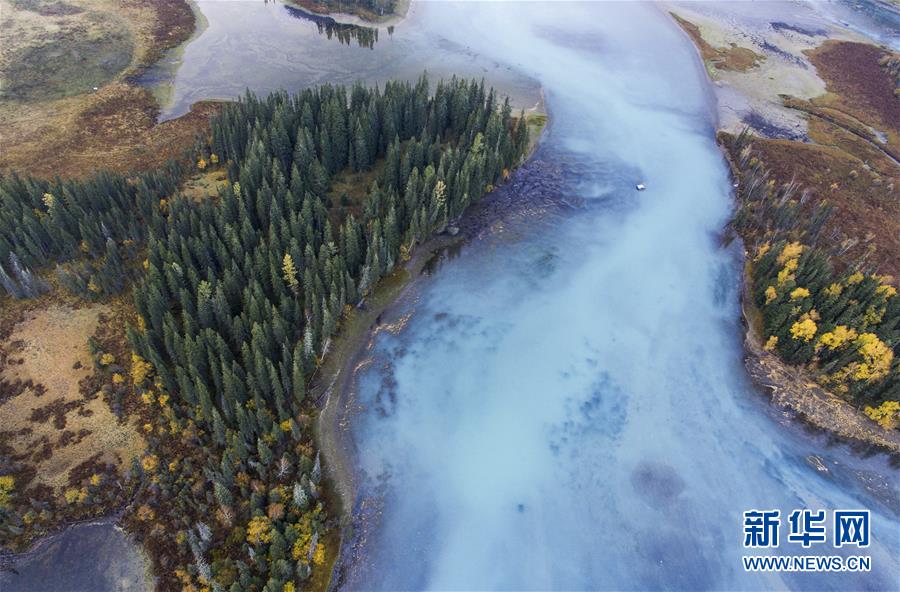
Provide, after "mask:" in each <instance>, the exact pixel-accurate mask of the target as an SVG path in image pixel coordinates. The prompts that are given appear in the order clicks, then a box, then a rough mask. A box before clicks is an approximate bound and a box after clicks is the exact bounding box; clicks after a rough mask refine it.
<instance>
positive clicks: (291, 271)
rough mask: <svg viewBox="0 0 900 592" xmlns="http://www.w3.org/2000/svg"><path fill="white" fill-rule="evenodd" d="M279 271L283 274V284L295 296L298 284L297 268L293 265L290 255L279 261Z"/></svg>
mask: <svg viewBox="0 0 900 592" xmlns="http://www.w3.org/2000/svg"><path fill="white" fill-rule="evenodd" d="M281 271H282V273H283V274H284V283H286V284H287V285H288V287H289V288H290V289H291V290H292V291H293V292H294V293H295V294H296V293H297V290H298V288H299V287H300V283H299V282H298V281H297V266H296V265H294V258H293V257H291V254H290V253H285V254H284V259H283V260H282V261H281Z"/></svg>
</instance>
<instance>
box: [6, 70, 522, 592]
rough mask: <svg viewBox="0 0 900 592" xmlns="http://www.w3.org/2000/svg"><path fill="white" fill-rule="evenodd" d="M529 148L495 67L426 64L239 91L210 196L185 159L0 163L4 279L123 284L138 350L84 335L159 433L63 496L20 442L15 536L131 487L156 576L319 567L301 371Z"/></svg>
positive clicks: (201, 157) (326, 526) (17, 289)
mask: <svg viewBox="0 0 900 592" xmlns="http://www.w3.org/2000/svg"><path fill="white" fill-rule="evenodd" d="M528 146H529V141H528V130H527V125H526V122H525V119H524V116H519V117H514V116H513V115H512V110H511V107H510V105H509V102H508V101H504V102H502V104H501V103H500V102H499V101H498V99H497V97H496V94H495V92H494V91H493V90H488V89H485V86H484V84H483V82H477V81H465V80H458V79H452V80H448V81H442V82H439V83H438V84H437V85H436V86H435V87H434V88H433V89H432V88H430V87H429V83H428V81H427V79H426V78H425V77H424V76H423V77H422V78H421V79H420V80H419V82H418V83H416V84H409V83H399V82H397V83H388V84H387V85H385V87H384V88H383V89H378V88H368V87H364V86H362V85H360V84H357V85H355V86H353V87H352V88H345V87H339V86H338V87H335V86H323V87H320V88H316V89H311V90H306V91H302V92H300V93H298V94H295V95H289V94H287V93H284V92H280V93H274V94H272V95H269V96H267V97H262V98H261V97H256V96H254V95H252V94H247V95H246V96H245V97H244V98H242V99H241V100H240V101H237V102H235V103H231V104H228V105H227V106H225V107H224V108H223V109H222V110H221V113H219V114H218V115H216V116H215V117H214V118H213V119H212V122H211V127H210V129H209V132H208V134H207V135H205V136H204V137H202V138H200V139H199V140H198V142H197V144H196V148H195V154H196V167H197V169H198V170H199V171H200V172H201V173H202V174H209V173H211V172H215V174H216V175H217V177H219V178H223V182H222V183H221V184H220V191H219V194H218V197H215V198H203V199H196V198H194V197H192V196H190V195H187V196H185V195H181V194H180V191H179V187H180V186H181V183H182V181H183V179H184V178H185V177H186V176H187V175H189V174H191V172H190V171H188V170H186V167H185V166H184V165H178V164H174V163H173V164H170V165H169V166H167V167H164V168H162V169H159V170H155V171H152V172H148V173H143V174H140V175H133V176H128V175H119V174H112V173H106V172H101V173H98V174H97V175H95V176H93V177H91V178H89V179H87V180H84V181H61V180H56V181H46V180H39V179H32V178H22V177H20V176H18V175H16V174H9V175H4V176H3V177H2V178H0V197H2V199H0V260H2V265H3V267H2V270H0V283H2V286H3V288H4V290H5V291H6V292H7V296H5V298H7V299H9V298H14V299H20V300H19V301H25V300H26V299H31V298H35V297H37V298H47V297H51V296H52V295H53V294H55V293H57V292H60V291H65V292H68V293H69V294H70V295H71V296H70V297H75V298H77V299H80V300H85V301H97V302H117V299H118V305H117V309H118V310H120V311H125V312H123V314H122V315H121V318H122V319H124V321H125V322H124V323H123V324H127V325H128V327H127V334H128V342H129V343H130V344H131V348H130V350H131V351H128V352H127V353H125V352H123V351H121V348H120V351H113V350H114V346H112V345H111V344H108V343H102V342H99V341H96V340H95V341H94V342H92V351H93V358H94V364H95V366H96V370H97V376H98V377H99V381H100V382H101V383H102V384H92V385H91V386H92V387H96V388H97V389H98V390H97V395H98V396H100V395H102V397H103V398H104V400H106V401H107V402H109V404H110V405H111V406H114V408H115V409H116V410H117V412H118V413H119V414H120V416H121V417H125V416H127V415H128V414H129V413H135V414H137V415H139V417H140V418H141V419H140V421H141V425H142V433H143V438H144V439H145V440H146V450H145V451H144V452H143V453H142V454H141V456H140V459H139V460H136V461H135V462H134V464H133V466H132V467H130V469H126V470H123V471H117V470H116V467H114V466H112V465H106V466H103V467H101V468H99V469H98V470H97V472H94V473H88V474H86V475H84V476H83V477H84V478H83V480H76V481H75V482H71V483H70V486H69V487H68V489H65V491H64V494H63V495H58V494H56V492H54V491H53V490H52V489H49V488H42V489H39V490H37V491H32V490H31V489H29V486H30V481H31V478H30V477H32V478H33V476H34V470H33V467H31V466H30V462H29V457H28V455H20V456H19V457H18V458H19V460H18V462H17V463H16V464H15V466H14V467H13V470H12V472H11V473H10V474H8V475H5V476H4V479H6V480H8V481H9V482H8V483H7V482H6V481H4V482H3V486H4V496H3V498H2V499H0V502H2V508H0V513H2V518H3V526H2V537H3V544H4V546H11V547H16V546H21V545H22V544H24V543H26V542H27V541H28V540H29V539H30V538H31V537H32V536H33V535H36V534H38V533H40V532H46V530H47V529H48V528H52V527H53V525H55V524H59V523H60V522H62V521H65V520H68V519H71V518H78V517H84V516H90V515H98V514H100V513H102V512H104V511H108V509H109V508H110V507H114V506H115V500H117V499H122V497H123V495H124V497H125V498H126V499H128V500H130V501H129V502H128V504H127V506H126V507H125V513H124V517H123V521H124V523H125V524H126V525H127V527H128V528H129V530H131V531H132V532H136V533H139V534H140V538H141V540H142V541H143V542H144V544H145V546H146V548H147V549H148V550H149V551H150V552H151V556H152V558H153V560H154V563H155V565H156V567H157V570H156V572H157V576H158V577H159V587H160V589H163V590H169V589H179V590H180V589H196V590H202V589H221V590H234V591H237V590H267V591H278V592H281V591H289V590H294V589H299V588H301V587H304V586H313V587H315V588H319V587H324V585H325V584H326V583H327V580H328V575H329V574H328V566H329V565H330V563H331V562H333V559H334V554H335V552H336V550H337V549H336V548H335V547H336V546H337V545H336V543H335V541H336V532H335V516H334V515H333V514H332V513H330V512H329V510H330V508H329V503H328V501H327V500H328V495H327V484H326V483H325V482H324V480H323V469H322V464H321V461H320V458H319V455H318V453H317V450H316V443H315V442H314V441H313V439H312V434H311V430H310V425H311V421H312V419H311V415H312V414H314V413H315V410H314V408H313V406H312V405H311V402H310V401H309V400H308V399H307V398H306V397H305V393H306V388H307V385H308V381H309V378H310V377H311V376H312V375H313V373H314V372H315V371H316V368H317V367H319V366H320V365H321V363H322V360H323V358H324V357H325V356H326V355H327V353H328V349H329V343H330V340H331V338H332V336H333V335H334V334H335V333H337V332H340V330H341V326H342V322H343V321H344V319H345V318H346V317H347V315H349V314H352V311H353V308H354V307H356V306H360V305H362V304H363V303H364V302H365V299H366V296H367V295H368V294H369V293H370V292H371V291H372V290H373V288H374V287H375V286H376V285H377V283H378V282H379V279H380V278H382V277H383V276H385V275H386V274H389V273H390V272H391V271H392V270H393V269H394V268H395V267H396V266H397V265H398V264H399V263H400V262H402V261H403V260H405V259H406V258H408V257H409V256H410V253H411V252H412V251H413V250H414V249H415V248H416V245H417V244H419V243H421V242H422V241H424V240H425V239H427V238H428V237H429V236H431V235H432V234H434V233H439V232H443V231H444V230H445V229H446V228H447V226H448V224H450V223H451V222H452V221H453V220H455V219H457V218H458V217H459V216H461V215H462V214H463V212H464V211H465V209H466V207H467V206H468V205H470V204H472V203H474V202H476V201H478V200H479V199H480V198H481V197H482V196H483V195H484V194H485V193H487V192H490V191H491V190H492V189H493V187H494V186H495V185H497V184H499V183H502V182H503V180H504V179H506V177H507V176H508V175H509V174H510V171H511V170H512V169H513V168H514V167H516V166H517V165H518V164H520V163H521V161H522V160H523V158H524V156H525V154H526V151H527V150H528ZM360 183H365V188H363V189H361V190H355V189H353V186H354V185H359V184H360ZM357 189H358V188H357ZM132 287H133V290H131V288H132ZM129 290H131V291H132V294H133V302H134V308H133V309H132V310H131V312H130V314H129V313H128V312H127V311H128V306H127V304H126V303H123V302H122V296H123V295H127V293H128V291H129ZM31 386H33V385H25V384H18V385H12V386H11V387H9V389H10V391H14V392H10V393H9V394H8V396H16V395H17V394H18V391H21V390H25V389H28V388H31Z"/></svg>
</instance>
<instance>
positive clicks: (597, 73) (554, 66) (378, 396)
mask: <svg viewBox="0 0 900 592" xmlns="http://www.w3.org/2000/svg"><path fill="white" fill-rule="evenodd" d="M420 26H422V27H424V28H425V30H426V31H427V30H429V27H431V28H432V30H435V31H436V30H440V31H441V35H443V36H445V37H446V38H447V39H448V40H450V41H451V42H455V43H458V44H460V45H465V46H469V47H471V48H472V49H473V50H474V51H475V52H477V53H479V54H482V55H485V56H488V57H490V58H491V59H495V60H498V61H501V62H508V63H511V64H514V65H515V66H516V67H517V68H518V69H520V70H522V71H524V72H525V73H526V74H528V75H530V76H533V77H534V78H535V79H537V80H538V81H540V83H541V84H542V85H543V86H544V88H545V90H546V93H547V99H548V106H549V109H550V112H551V115H552V122H553V123H552V128H551V130H550V132H549V134H548V137H547V138H546V141H545V143H544V145H543V147H542V148H541V151H540V153H539V155H538V158H540V159H543V160H546V161H548V162H551V163H557V164H558V165H559V166H560V167H561V168H562V170H563V171H564V174H565V175H566V193H567V195H565V196H562V197H564V198H566V200H567V201H570V202H572V203H583V205H582V206H581V207H578V208H574V209H570V210H566V211H561V212H559V213H558V214H557V215H553V216H548V217H546V218H543V219H540V220H527V219H526V220H521V221H518V222H510V223H507V224H506V225H504V226H503V232H495V233H493V234H490V235H489V236H487V237H486V238H483V239H481V240H478V241H476V242H475V243H474V244H472V245H470V246H469V247H467V248H465V249H464V250H463V252H462V254H461V256H459V257H457V258H455V259H453V260H452V261H449V262H447V263H445V264H444V265H443V266H442V267H441V268H440V270H439V271H438V272H437V273H436V274H435V275H433V276H431V277H429V278H427V279H424V280H421V281H420V285H419V287H418V289H419V295H418V298H416V299H414V300H412V301H410V302H406V303H404V304H402V305H400V306H399V307H397V308H396V309H395V310H394V311H392V312H391V314H390V315H389V318H387V319H386V322H388V323H390V322H393V321H397V322H396V323H395V325H394V327H393V329H392V330H383V331H381V332H380V333H379V336H378V338H377V339H376V342H375V346H374V351H373V352H372V356H371V363H370V364H369V365H368V366H367V369H365V370H363V371H361V372H360V374H359V376H358V381H357V382H358V384H357V388H358V403H359V404H360V408H361V409H362V411H361V412H360V413H359V414H358V415H356V416H355V417H354V419H353V425H352V428H351V429H352V434H353V438H354V443H355V448H356V450H357V454H358V459H357V462H358V469H359V472H360V475H361V487H360V492H359V494H360V496H361V499H366V498H368V499H370V500H372V499H374V500H377V503H378V507H379V510H380V512H378V513H376V514H377V515H376V516H374V517H371V516H370V517H368V518H367V519H371V520H373V522H372V525H371V526H370V527H369V530H366V536H365V537H362V540H361V541H360V542H358V545H360V549H361V553H359V554H358V556H360V557H363V558H364V559H363V560H360V561H358V562H357V563H355V564H354V565H351V566H349V571H348V577H347V580H346V581H345V587H346V588H365V589H371V588H381V589H392V590H395V589H422V588H429V589H454V590H459V589H522V588H524V589H535V588H537V589H551V588H552V589H660V588H665V589H691V590H696V589H729V590H734V589H759V588H785V587H786V588H802V589H810V590H827V589H848V588H852V589H860V588H864V589H897V577H898V573H900V571H898V559H897V557H898V550H900V540H898V538H900V534H898V533H900V523H898V519H897V516H898V504H897V499H898V497H897V490H896V485H897V481H896V473H895V472H893V470H892V469H890V468H889V467H887V463H886V461H885V460H884V459H883V458H880V457H875V458H870V459H862V458H859V457H854V456H852V455H851V454H849V453H848V451H846V450H845V449H844V448H842V447H831V448H826V447H825V446H824V445H823V442H822V440H821V439H820V438H816V437H812V436H809V435H807V434H804V433H801V432H800V431H799V430H791V429H786V428H785V427H784V426H783V425H780V424H779V423H777V422H775V421H773V419H772V417H770V415H769V413H767V411H766V407H765V404H764V402H761V398H760V396H759V395H758V394H757V393H755V392H754V391H753V390H752V388H751V386H750V385H749V384H748V382H747V379H746V376H745V373H744V369H743V365H742V360H741V355H742V352H741V346H740V339H741V334H742V330H741V327H740V324H739V320H738V319H739V309H738V287H739V273H740V265H741V262H740V261H739V259H738V258H737V257H736V255H735V249H731V250H726V249H723V248H721V246H720V244H719V240H718V234H719V232H720V230H721V228H722V226H723V224H724V223H725V222H726V221H727V219H728V216H729V214H730V207H731V205H730V204H731V201H730V200H731V197H730V190H731V188H730V182H729V179H728V177H727V173H726V166H725V164H724V161H723V160H722V157H721V154H720V152H719V150H718V148H717V147H716V145H715V143H714V133H713V122H712V121H711V120H710V113H712V112H713V111H712V109H711V108H710V104H709V100H710V98H709V95H708V94H707V91H706V83H705V81H704V79H703V71H702V65H701V64H699V62H698V60H697V59H696V57H695V55H694V53H693V50H692V47H691V46H690V45H689V43H688V41H687V40H686V38H685V37H684V36H683V35H682V34H681V32H680V31H679V30H678V29H677V28H676V27H675V26H674V25H673V23H672V22H671V21H670V20H669V19H668V17H667V15H666V14H665V13H664V12H663V11H662V10H661V9H657V8H656V7H654V6H652V5H646V4H626V3H598V4H538V3H523V4H515V5H510V4H503V3H489V4H487V3H485V4H476V5H473V4H467V3H437V4H427V5H426V6H425V7H423V9H422V14H421V15H420ZM638 181H642V182H644V183H646V185H647V190H646V191H645V192H641V193H639V192H636V191H634V189H633V186H634V184H635V183H636V182H638ZM501 191H502V189H501ZM579 198H580V199H579ZM581 200H583V202H581ZM810 454H817V455H819V456H821V457H822V458H823V459H824V462H825V465H826V466H828V467H829V469H830V470H829V471H827V472H824V471H819V470H817V469H816V468H814V466H813V465H812V464H811V463H809V462H807V460H806V459H805V457H806V456H807V455H810ZM861 476H863V477H864V476H868V477H871V478H872V479H874V480H875V481H879V480H880V481H881V482H885V481H886V482H887V484H888V488H887V489H888V490H887V493H886V494H884V493H883V494H882V495H880V496H877V497H876V496H874V495H872V494H871V493H869V492H868V491H867V489H866V486H865V485H864V483H865V482H866V480H865V479H861ZM861 507H865V508H870V509H871V510H873V513H874V514H873V518H872V521H873V537H874V539H875V540H874V542H873V545H872V546H871V547H870V548H869V549H867V550H865V551H864V552H863V553H864V554H869V555H871V556H872V558H873V559H872V561H873V571H872V573H869V574H856V575H853V574H819V575H813V574H806V575H757V574H747V573H745V572H744V571H743V569H742V565H741V560H740V557H741V555H743V554H745V552H744V549H743V548H742V542H743V531H742V518H741V514H742V512H743V511H745V510H748V509H752V508H761V509H768V508H778V509H780V510H781V511H782V514H783V515H784V516H785V517H786V516H787V514H788V513H790V511H791V510H793V509H795V508H811V509H819V508H823V509H827V510H829V519H830V515H831V513H830V510H833V509H835V508H861ZM359 511H360V512H361V511H362V510H359ZM360 515H361V514H358V515H357V520H358V521H359V520H362V518H361V517H360ZM830 532H831V527H830V525H829V533H830ZM784 536H785V532H784V531H783V532H782V537H784ZM820 547H821V548H820V549H818V550H814V551H813V552H815V553H819V554H828V555H831V554H843V555H847V554H850V553H853V552H852V551H849V552H848V551H847V550H846V549H839V550H836V549H833V548H832V547H831V546H830V543H829V544H828V546H825V545H821V546H820ZM780 552H781V553H783V554H784V553H796V554H803V553H808V551H803V550H802V548H801V547H799V546H794V545H791V544H783V545H782V548H781V551H780ZM857 553H858V552H857Z"/></svg>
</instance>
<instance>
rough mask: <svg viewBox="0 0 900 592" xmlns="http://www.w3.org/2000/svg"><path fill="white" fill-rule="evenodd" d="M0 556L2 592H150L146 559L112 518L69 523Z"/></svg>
mask: <svg viewBox="0 0 900 592" xmlns="http://www.w3.org/2000/svg"><path fill="white" fill-rule="evenodd" d="M11 559H12V560H11V561H4V563H3V568H4V569H3V570H2V571H0V590H2V591H3V592H149V591H150V590H153V584H152V578H151V574H150V562H149V559H148V558H147V557H146V556H145V555H144V554H143V552H142V551H141V548H140V546H139V545H137V544H135V543H134V541H132V540H131V539H129V538H128V537H127V536H126V535H125V533H124V532H122V530H121V529H119V528H117V527H116V526H115V525H114V524H113V522H112V521H109V520H101V521H97V522H92V523H89V524H79V525H76V526H73V527H71V528H69V529H67V530H65V531H63V532H62V533H60V534H58V535H55V536H52V537H49V538H47V539H45V540H43V541H41V542H40V543H39V544H38V545H37V546H36V547H35V548H34V549H33V550H32V551H31V552H29V553H26V554H24V555H21V556H17V557H13V558H11Z"/></svg>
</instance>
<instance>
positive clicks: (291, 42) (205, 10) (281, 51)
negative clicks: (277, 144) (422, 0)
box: [143, 0, 537, 119]
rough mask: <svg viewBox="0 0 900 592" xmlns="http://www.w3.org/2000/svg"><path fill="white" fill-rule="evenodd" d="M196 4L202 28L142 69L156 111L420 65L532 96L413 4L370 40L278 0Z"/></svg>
mask: <svg viewBox="0 0 900 592" xmlns="http://www.w3.org/2000/svg"><path fill="white" fill-rule="evenodd" d="M196 5H197V8H198V9H199V12H200V20H201V22H203V24H204V29H203V30H202V32H201V33H200V34H198V35H196V36H195V38H194V39H193V40H192V41H191V42H190V43H188V44H187V46H186V47H184V48H179V49H178V50H176V51H174V52H171V53H170V55H169V56H168V57H167V58H166V59H165V60H164V61H163V62H162V63H161V64H159V65H158V66H157V67H155V68H153V69H151V70H150V71H149V72H148V73H147V74H145V75H144V77H143V81H144V82H145V83H146V84H148V85H149V86H151V87H152V88H153V89H154V91H155V93H156V94H157V95H158V96H160V97H162V98H163V101H164V102H163V108H162V113H161V117H162V119H170V118H173V117H178V116H179V115H183V114H184V113H187V112H188V110H189V109H190V106H191V105H192V104H193V103H195V102H197V101H200V100H204V99H233V98H235V97H236V96H238V95H241V94H243V92H244V90H245V89H248V88H249V89H251V90H253V91H255V92H257V93H261V94H262V93H267V92H271V91H274V90H279V89H287V90H288V91H292V92H293V91H296V90H300V89H303V88H308V87H310V86H315V85H318V84H324V83H328V82H330V83H337V84H353V83H354V82H356V81H357V80H363V81H365V82H367V83H370V84H383V83H384V82H385V81H387V80H396V79H403V80H411V81H415V80H416V79H417V78H418V77H419V76H421V74H422V72H423V71H424V70H427V71H428V73H429V75H430V76H431V77H432V79H434V80H436V79H438V78H441V77H449V76H452V75H454V74H455V75H457V76H464V77H467V78H472V77H477V78H480V77H482V76H483V77H487V78H489V79H490V80H491V82H492V84H493V85H494V86H496V87H498V88H502V89H503V91H504V92H505V93H506V94H508V95H510V96H511V97H513V99H514V100H515V101H516V103H517V104H520V105H527V106H531V105H532V104H534V102H535V101H536V100H537V96H536V93H537V89H536V87H535V85H534V82H533V81H531V80H529V79H527V78H526V77H524V76H522V74H521V73H519V72H517V71H515V69H514V66H515V64H512V65H510V64H505V63H504V64H501V63H500V62H499V61H497V60H493V59H488V58H485V57H484V56H482V55H478V54H476V53H474V52H472V51H471V49H470V48H469V47H467V45H468V42H467V41H465V40H463V43H462V45H458V44H456V43H455V42H454V41H452V40H451V39H449V38H446V37H444V36H443V34H442V27H441V26H440V23H434V22H432V23H431V24H430V25H429V27H436V29H431V28H428V29H425V28H423V27H420V26H419V19H420V14H422V13H425V12H428V11H427V10H426V9H424V8H422V7H420V6H418V5H413V7H412V8H411V9H410V12H409V17H408V18H407V19H406V20H405V21H404V22H403V23H401V24H400V25H399V26H397V27H394V28H392V29H391V30H390V31H389V30H388V29H386V28H382V29H380V30H379V31H378V40H377V41H376V42H375V43H374V45H373V46H372V47H368V46H366V45H360V44H359V43H357V42H356V40H351V42H350V43H344V42H340V40H339V39H338V36H337V35H331V36H329V35H328V34H327V33H328V30H326V29H325V28H324V27H321V26H320V25H321V23H320V22H319V23H317V22H316V19H310V18H309V17H308V16H306V15H304V14H303V13H302V12H300V11H298V10H297V9H295V8H292V7H291V6H290V5H288V4H286V3H284V2H282V1H281V0H271V1H267V2H263V1H262V0H252V1H249V0H198V1H197V2H196Z"/></svg>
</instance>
